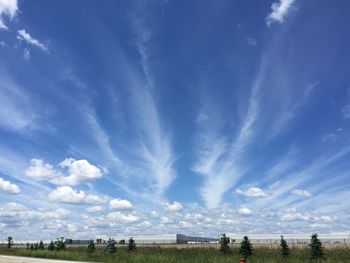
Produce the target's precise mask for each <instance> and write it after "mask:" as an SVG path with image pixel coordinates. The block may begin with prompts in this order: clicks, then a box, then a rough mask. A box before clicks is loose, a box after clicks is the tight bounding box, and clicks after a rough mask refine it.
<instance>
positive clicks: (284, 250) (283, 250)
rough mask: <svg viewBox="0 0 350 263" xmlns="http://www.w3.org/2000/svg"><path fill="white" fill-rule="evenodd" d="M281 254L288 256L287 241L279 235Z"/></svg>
mask: <svg viewBox="0 0 350 263" xmlns="http://www.w3.org/2000/svg"><path fill="white" fill-rule="evenodd" d="M280 246H281V254H282V256H288V255H289V247H288V244H287V241H286V240H285V239H284V238H283V236H281V244H280Z"/></svg>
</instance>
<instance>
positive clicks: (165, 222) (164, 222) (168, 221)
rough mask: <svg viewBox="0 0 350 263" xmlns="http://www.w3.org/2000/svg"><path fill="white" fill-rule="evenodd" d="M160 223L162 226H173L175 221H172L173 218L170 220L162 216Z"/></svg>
mask: <svg viewBox="0 0 350 263" xmlns="http://www.w3.org/2000/svg"><path fill="white" fill-rule="evenodd" d="M160 223H161V224H165V225H167V224H172V223H174V220H173V219H171V218H169V217H167V216H162V217H161V218H160Z"/></svg>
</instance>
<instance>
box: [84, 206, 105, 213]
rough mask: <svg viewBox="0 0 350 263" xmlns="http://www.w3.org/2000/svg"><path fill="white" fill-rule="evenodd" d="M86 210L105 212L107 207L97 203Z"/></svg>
mask: <svg viewBox="0 0 350 263" xmlns="http://www.w3.org/2000/svg"><path fill="white" fill-rule="evenodd" d="M85 210H86V211H87V212H90V213H97V212H103V211H104V210H105V208H104V207H103V206H102V205H95V206H90V207H88V208H86V209H85Z"/></svg>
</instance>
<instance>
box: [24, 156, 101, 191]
mask: <svg viewBox="0 0 350 263" xmlns="http://www.w3.org/2000/svg"><path fill="white" fill-rule="evenodd" d="M59 166H60V167H61V168H68V176H64V175H63V174H62V173H61V172H59V171H57V170H55V169H54V167H53V166H52V165H51V164H48V163H44V161H43V160H41V159H32V160H31V161H30V165H29V167H28V168H27V169H26V171H25V174H26V175H27V176H29V177H31V178H33V179H35V180H46V181H49V182H51V183H54V184H57V185H69V186H74V185H78V184H82V183H86V182H89V181H93V180H95V179H99V178H101V177H102V170H101V169H100V168H98V167H96V166H95V165H92V164H90V163H89V162H88V161H87V160H75V159H73V158H67V159H65V160H64V161H62V162H61V163H60V164H59Z"/></svg>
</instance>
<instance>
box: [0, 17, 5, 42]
mask: <svg viewBox="0 0 350 263" xmlns="http://www.w3.org/2000/svg"><path fill="white" fill-rule="evenodd" d="M0 23H1V22H0ZM0 46H2V47H6V46H7V44H6V42H5V41H3V40H1V41H0Z"/></svg>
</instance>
